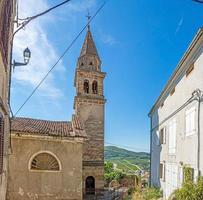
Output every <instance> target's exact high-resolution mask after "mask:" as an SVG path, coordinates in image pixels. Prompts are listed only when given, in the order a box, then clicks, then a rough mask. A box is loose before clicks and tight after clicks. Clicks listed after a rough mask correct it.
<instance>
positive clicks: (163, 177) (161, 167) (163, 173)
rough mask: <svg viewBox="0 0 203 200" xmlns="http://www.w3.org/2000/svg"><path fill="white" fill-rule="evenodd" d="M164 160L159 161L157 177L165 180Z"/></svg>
mask: <svg viewBox="0 0 203 200" xmlns="http://www.w3.org/2000/svg"><path fill="white" fill-rule="evenodd" d="M165 171H166V170H165V161H163V162H160V164H159V179H161V180H162V181H163V182H165Z"/></svg>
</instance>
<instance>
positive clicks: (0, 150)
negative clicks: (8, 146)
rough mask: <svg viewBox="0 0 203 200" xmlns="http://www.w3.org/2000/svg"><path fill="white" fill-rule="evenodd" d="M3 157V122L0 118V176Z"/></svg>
mask: <svg viewBox="0 0 203 200" xmlns="http://www.w3.org/2000/svg"><path fill="white" fill-rule="evenodd" d="M3 156H4V120H3V117H2V116H0V174H2V172H3Z"/></svg>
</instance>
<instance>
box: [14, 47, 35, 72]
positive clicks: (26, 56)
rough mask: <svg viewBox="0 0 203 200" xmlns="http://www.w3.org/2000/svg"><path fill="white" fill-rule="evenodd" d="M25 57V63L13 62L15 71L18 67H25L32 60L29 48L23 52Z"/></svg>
mask: <svg viewBox="0 0 203 200" xmlns="http://www.w3.org/2000/svg"><path fill="white" fill-rule="evenodd" d="M23 57H24V63H22V62H16V61H15V60H14V61H13V69H15V67H18V66H25V65H27V64H28V63H29V61H30V58H31V51H30V49H29V48H28V47H27V48H26V49H25V50H24V51H23Z"/></svg>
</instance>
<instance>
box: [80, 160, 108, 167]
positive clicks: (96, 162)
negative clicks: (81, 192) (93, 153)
mask: <svg viewBox="0 0 203 200" xmlns="http://www.w3.org/2000/svg"><path fill="white" fill-rule="evenodd" d="M83 166H85V167H92V166H93V167H94V166H104V161H103V160H94V161H83Z"/></svg>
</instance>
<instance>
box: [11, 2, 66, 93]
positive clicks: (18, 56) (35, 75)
mask: <svg viewBox="0 0 203 200" xmlns="http://www.w3.org/2000/svg"><path fill="white" fill-rule="evenodd" d="M47 8H48V5H47V4H46V2H45V1H43V0H38V1H37V4H36V1H35V0H29V1H26V3H25V2H23V1H22V0H21V1H20V2H19V17H20V18H24V17H28V16H32V15H34V14H37V13H39V12H41V11H43V10H45V9H47ZM44 21H46V22H47V23H49V22H51V15H50V14H49V15H47V16H43V17H41V19H40V20H38V19H36V20H33V21H32V22H31V23H30V24H29V25H28V26H26V28H25V30H24V31H23V30H21V31H19V32H18V33H17V34H16V36H15V39H14V58H15V60H16V61H23V55H22V54H23V51H24V49H25V48H26V47H27V46H28V47H29V48H30V50H31V53H32V57H31V59H30V63H29V64H28V65H27V66H23V67H19V68H16V69H15V73H14V75H13V77H14V81H17V82H18V83H20V84H24V85H30V86H32V87H36V85H37V84H38V83H39V82H40V81H41V80H42V78H43V77H44V76H45V74H46V73H47V72H48V71H49V69H50V68H51V66H52V65H53V64H54V63H55V62H56V60H57V59H58V54H57V52H56V51H55V49H54V47H53V45H52V44H51V42H50V41H49V40H48V38H47V34H46V30H45V29H44V28H43V26H42V23H43V22H44ZM57 69H61V70H64V66H63V65H62V63H59V66H57ZM40 95H45V96H50V97H60V96H61V95H62V93H61V91H60V89H59V88H57V86H56V85H55V82H54V73H51V74H50V75H49V76H48V78H47V80H46V82H45V83H43V85H42V86H41V87H40Z"/></svg>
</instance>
